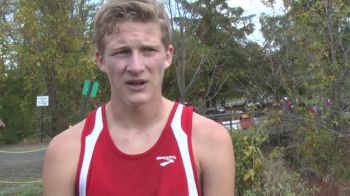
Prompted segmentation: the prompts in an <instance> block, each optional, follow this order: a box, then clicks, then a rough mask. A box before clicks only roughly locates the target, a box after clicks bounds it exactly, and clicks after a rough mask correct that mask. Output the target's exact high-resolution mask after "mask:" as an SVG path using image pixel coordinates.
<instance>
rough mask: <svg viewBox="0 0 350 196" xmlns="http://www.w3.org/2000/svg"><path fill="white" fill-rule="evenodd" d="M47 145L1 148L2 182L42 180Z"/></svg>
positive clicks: (0, 166)
mask: <svg viewBox="0 0 350 196" xmlns="http://www.w3.org/2000/svg"><path fill="white" fill-rule="evenodd" d="M46 146H47V144H38V145H20V146H6V147H4V146H3V147H0V181H13V182H25V181H33V180H40V179H41V170H42V164H43V158H44V155H45V152H46Z"/></svg>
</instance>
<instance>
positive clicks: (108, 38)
mask: <svg viewBox="0 0 350 196" xmlns="http://www.w3.org/2000/svg"><path fill="white" fill-rule="evenodd" d="M104 41H105V44H106V47H108V46H111V45H116V44H137V43H140V44H141V43H142V44H161V43H162V33H161V29H160V25H159V24H158V23H154V22H147V23H142V22H123V23H119V24H117V25H115V26H114V28H113V32H112V33H110V34H106V35H105V36H104Z"/></svg>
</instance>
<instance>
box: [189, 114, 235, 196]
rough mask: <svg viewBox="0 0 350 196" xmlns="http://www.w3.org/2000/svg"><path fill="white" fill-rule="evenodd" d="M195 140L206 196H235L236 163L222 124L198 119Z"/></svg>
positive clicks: (230, 143)
mask: <svg viewBox="0 0 350 196" xmlns="http://www.w3.org/2000/svg"><path fill="white" fill-rule="evenodd" d="M193 137H195V138H194V139H195V141H194V142H195V143H194V144H195V145H197V147H196V149H197V153H198V159H199V164H200V170H201V171H200V172H201V177H202V183H203V190H202V191H203V195H205V196H216V195H220V196H233V195H234V184H235V161H234V152H233V145H232V140H231V137H230V135H229V133H228V131H227V130H226V129H225V128H224V127H223V126H221V125H220V124H218V123H216V122H213V121H211V120H209V119H206V118H204V117H201V116H198V115H197V116H196V117H195V118H194V127H193Z"/></svg>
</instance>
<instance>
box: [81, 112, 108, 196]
mask: <svg viewBox="0 0 350 196" xmlns="http://www.w3.org/2000/svg"><path fill="white" fill-rule="evenodd" d="M102 128H103V122H102V110H101V107H100V108H98V109H97V111H96V116H95V125H94V129H93V130H92V132H91V133H90V134H89V135H88V136H86V138H85V150H84V154H83V157H84V158H83V163H82V166H81V170H80V176H79V195H80V196H86V182H87V176H88V173H89V168H90V162H91V158H92V153H93V151H94V148H95V144H96V141H97V138H98V136H99V135H100V133H101V131H102Z"/></svg>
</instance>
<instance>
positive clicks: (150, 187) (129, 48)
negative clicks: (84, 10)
mask: <svg viewBox="0 0 350 196" xmlns="http://www.w3.org/2000/svg"><path fill="white" fill-rule="evenodd" d="M95 40H96V44H97V52H96V58H97V61H98V67H99V69H100V70H101V71H103V72H105V73H106V74H107V75H108V78H109V80H110V83H111V99H110V101H109V102H108V103H107V104H105V105H103V106H101V107H100V108H98V109H97V110H96V111H93V112H91V113H90V114H89V116H88V117H87V118H86V120H84V121H82V122H80V123H78V124H77V125H75V126H73V127H71V128H69V129H68V130H66V131H64V132H62V133H61V134H59V135H58V136H56V137H55V138H54V139H53V140H52V141H51V143H50V145H49V147H48V149H47V154H46V156H45V160H44V168H43V189H44V195H65V196H68V195H123V196H125V195H126V196H129V195H130V196H141V195H151V196H153V195H166V196H171V195H174V196H182V195H190V196H193V195H205V196H218V195H220V196H232V195H233V194H234V166H235V165H234V155H233V147H232V141H231V138H230V136H229V134H228V132H227V130H226V129H225V128H224V127H223V126H221V125H219V124H217V123H215V122H213V121H211V120H209V119H207V118H205V117H203V116H200V115H198V114H196V113H193V112H192V108H191V107H188V106H183V105H181V104H179V103H177V102H172V101H170V100H168V99H166V98H164V97H163V96H162V89H161V88H162V80H163V76H164V71H165V70H166V69H167V68H168V67H169V66H170V64H171V62H172V57H173V46H172V45H171V44H170V42H171V29H170V27H169V22H168V18H167V14H166V12H165V11H164V8H162V7H161V6H160V5H158V4H157V3H156V1H155V0H110V1H109V2H107V3H106V4H104V5H103V6H102V7H101V8H100V9H99V11H98V12H97V15H96V18H95Z"/></svg>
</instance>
